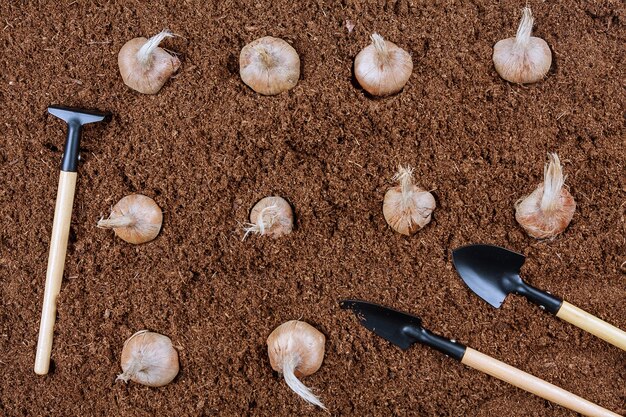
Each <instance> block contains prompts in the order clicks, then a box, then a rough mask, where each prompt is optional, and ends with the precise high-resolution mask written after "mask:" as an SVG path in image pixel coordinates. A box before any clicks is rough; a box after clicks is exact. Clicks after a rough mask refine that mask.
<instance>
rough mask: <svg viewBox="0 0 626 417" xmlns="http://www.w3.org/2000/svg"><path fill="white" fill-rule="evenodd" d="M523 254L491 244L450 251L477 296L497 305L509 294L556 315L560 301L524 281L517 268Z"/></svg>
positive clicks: (460, 272)
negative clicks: (518, 296)
mask: <svg viewBox="0 0 626 417" xmlns="http://www.w3.org/2000/svg"><path fill="white" fill-rule="evenodd" d="M525 259H526V257H525V256H524V255H522V254H520V253H517V252H513V251H510V250H508V249H504V248H501V247H499V246H493V245H484V244H482V245H468V246H464V247H462V248H458V249H455V250H453V251H452V262H453V263H454V266H455V268H456V270H457V272H458V273H459V275H460V276H461V278H462V279H463V282H465V284H467V286H468V287H469V288H470V289H471V290H472V291H474V292H475V293H476V294H477V295H478V296H479V297H480V298H482V299H483V300H485V301H486V302H488V303H489V304H491V305H492V306H494V307H495V308H499V307H500V306H501V305H502V303H503V302H504V299H505V298H506V296H507V295H509V294H510V293H515V294H519V295H523V296H524V297H526V298H527V299H528V300H529V301H531V302H533V303H535V304H537V305H539V306H541V307H542V308H544V309H546V310H547V311H549V312H550V313H553V314H556V313H557V312H558V311H559V309H560V308H561V304H562V303H563V300H561V299H559V298H557V297H554V296H553V295H551V294H549V293H547V292H545V291H542V290H539V289H537V288H535V287H533V286H532V285H528V284H527V283H525V282H524V281H523V280H522V278H521V277H520V275H519V274H520V269H521V268H522V265H524V260H525Z"/></svg>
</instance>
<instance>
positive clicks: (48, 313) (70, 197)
mask: <svg viewBox="0 0 626 417" xmlns="http://www.w3.org/2000/svg"><path fill="white" fill-rule="evenodd" d="M76 175H77V174H76V172H66V171H61V175H60V177H59V189H58V191H57V202H56V207H55V209H54V223H53V224H52V237H51V239H50V253H49V255H48V270H47V272H46V289H45V292H44V295H43V307H42V309H41V323H40V325H39V340H38V341H37V355H36V356H35V373H36V374H39V375H45V374H47V373H48V369H49V368H50V352H51V351H52V336H53V333H54V321H55V320H56V312H57V305H56V304H57V296H58V295H59V291H60V289H61V280H62V279H63V267H64V265H65V252H66V251H67V238H68V236H69V233H70V220H71V218H72V205H73V203H74V190H75V189H76Z"/></svg>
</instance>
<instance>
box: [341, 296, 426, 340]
mask: <svg viewBox="0 0 626 417" xmlns="http://www.w3.org/2000/svg"><path fill="white" fill-rule="evenodd" d="M341 308H343V309H350V310H352V311H354V313H355V314H356V316H357V318H358V319H359V321H360V322H361V324H362V325H363V327H365V328H367V329H369V330H371V331H373V332H374V333H376V334H377V335H379V336H380V337H382V338H384V339H387V340H388V341H390V342H391V343H393V344H394V345H398V346H400V348H402V349H405V350H406V349H408V348H409V347H411V345H412V344H413V343H415V342H416V341H417V339H416V338H415V336H414V333H415V332H412V331H409V328H410V327H413V330H416V331H419V330H421V329H422V320H421V319H420V318H419V317H417V316H412V315H410V314H406V313H403V312H401V311H396V310H393V309H391V308H387V307H383V306H381V305H378V304H374V303H368V302H366V301H360V300H344V301H342V302H341Z"/></svg>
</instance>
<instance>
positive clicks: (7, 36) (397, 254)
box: [0, 0, 626, 416]
mask: <svg viewBox="0 0 626 417" xmlns="http://www.w3.org/2000/svg"><path fill="white" fill-rule="evenodd" d="M372 3H373V2H372ZM377 3H378V4H376V5H374V4H370V2H356V1H342V2H335V1H324V0H320V1H310V2H290V1H280V2H270V1H267V2H257V1H223V2H220V1H215V2H210V3H209V4H205V2H200V1H198V2H193V1H169V2H159V3H158V4H146V3H144V2H139V1H132V2H131V1H123V2H122V1H119V2H94V1H85V2H83V1H79V2H41V3H36V2H9V1H5V2H2V4H0V16H1V19H0V26H1V30H0V46H1V48H2V54H0V102H1V103H2V104H1V108H0V122H1V123H0V137H1V143H2V145H1V146H0V166H1V167H2V168H1V170H0V222H1V228H0V279H1V285H0V327H1V328H0V369H1V372H2V376H3V377H2V380H1V381H0V414H2V415H6V416H44V415H64V416H70V415H71V416H78V415H94V416H117V415H119V416H152V415H167V416H201V415H202V416H204V415H225V416H235V415H258V416H270V415H272V416H278V415H281V416H282V415H284V416H288V415H314V414H318V415H323V412H321V411H319V410H317V409H315V408H313V407H311V406H309V405H307V404H305V403H304V402H303V401H302V400H301V399H299V398H298V397H296V396H295V395H294V394H293V393H292V392H291V391H290V390H289V389H288V388H287V386H286V384H285V383H284V381H282V380H281V378H280V376H279V375H278V374H277V373H275V372H273V371H272V369H271V368H270V365H269V360H268V358H267V354H266V346H265V340H266V338H267V336H268V335H269V333H270V332H271V331H272V330H273V329H274V328H275V327H276V326H278V325H279V324H280V323H282V322H284V321H287V320H291V319H301V320H304V321H307V322H309V323H311V324H312V325H314V326H315V327H316V328H318V329H319V330H320V331H322V332H323V333H324V334H325V335H326V337H327V342H326V357H325V359H324V364H323V366H322V368H321V369H320V370H319V371H318V372H317V373H316V374H314V375H312V376H309V377H307V378H306V379H305V380H304V381H305V383H306V384H307V385H309V386H311V387H314V389H315V392H316V393H318V394H319V395H320V397H321V399H322V400H323V401H324V403H325V404H326V405H327V406H328V408H329V410H330V413H331V414H332V415H345V416H369V415H372V416H389V415H398V416H404V415H421V416H493V415H510V416H571V415H574V414H573V413H572V412H569V411H567V410H565V409H563V408H561V407H559V406H556V405H554V404H552V403H549V402H547V401H544V400H542V399H540V398H538V397H535V396H533V395H531V394H527V393H525V392H523V391H520V390H518V389H516V388H513V387H511V386H509V385H507V384H505V383H503V382H500V381H497V380H495V379H493V378H490V377H488V376H486V375H484V374H481V373H479V372H477V371H473V370H471V369H469V368H467V367H465V366H463V365H461V364H459V363H458V362H455V361H453V360H452V359H449V358H446V357H445V356H443V355H441V354H440V353H438V352H435V351H432V350H429V349H427V348H425V347H422V346H414V347H413V348H411V349H410V350H408V351H401V350H400V349H398V348H397V347H395V346H392V345H390V344H389V343H387V342H386V341H384V340H383V339H381V338H379V337H377V336H375V335H374V334H372V333H370V332H369V331H367V330H366V329H364V328H363V327H361V326H360V325H358V323H357V321H356V319H355V317H354V316H353V315H352V314H351V313H349V312H346V311H343V310H340V308H339V304H338V300H340V299H342V298H347V297H351V298H352V297H354V298H363V299H367V300H371V301H376V302H379V303H383V304H386V305H389V306H392V307H395V308H397V309H402V310H406V311H409V312H412V313H414V314H417V315H420V316H421V317H422V318H423V321H424V325H425V326H426V327H428V328H430V329H431V330H433V331H436V332H438V333H440V334H443V335H446V336H449V337H453V338H455V339H457V340H459V341H461V342H463V343H465V344H467V345H469V346H472V347H474V348H475V349H478V350H480V351H483V352H485V353H487V354H489V355H492V356H494V357H496V358H498V359H501V360H503V361H506V362H508V363H510V364H511V365H514V366H516V367H519V368H520V369H522V370H524V371H527V372H530V373H532V374H534V375H537V376H539V377H541V378H543V379H545V380H547V381H550V382H552V383H554V384H556V385H559V386H561V387H563V388H565V389H567V390H570V391H572V392H574V393H576V394H578V395H581V396H583V397H585V398H586V399H588V400H590V401H593V402H596V403H598V404H600V405H602V406H604V407H607V408H609V409H611V410H613V411H615V412H618V413H626V354H625V353H624V352H622V351H620V350H619V349H617V348H616V347H613V346H610V345H608V344H607V343H604V342H602V341H601V340H599V339H598V338H596V337H593V336H591V335H589V334H587V333H584V332H583V331H582V330H579V329H577V328H575V327H574V326H572V325H570V324H568V323H565V322H563V321H560V320H559V319H557V318H555V317H553V316H550V315H549V314H546V313H544V312H542V311H541V310H540V309H539V308H537V307H536V306H534V305H531V304H529V303H528V302H527V301H526V300H525V299H523V298H520V297H516V296H510V297H509V298H508V299H507V300H506V302H505V303H504V305H503V306H502V308H501V309H500V310H495V309H492V308H491V307H490V306H488V305H487V304H486V303H484V302H483V301H481V300H480V299H478V298H477V297H476V296H475V295H474V294H472V293H471V292H470V291H469V290H468V289H467V288H466V287H465V286H464V284H463V283H462V282H461V280H460V279H459V278H458V276H457V274H456V272H455V270H454V269H453V266H452V264H451V259H450V255H451V250H452V249H453V248H455V247H457V246H460V245H463V244H467V243H475V242H488V243H493V244H498V245H502V246H506V247H508V248H511V249H513V250H516V251H519V252H522V253H524V254H526V255H527V256H528V258H527V261H526V264H525V265H524V267H523V270H522V273H523V276H524V278H525V279H526V280H527V281H528V282H530V283H532V284H534V285H535V286H537V287H539V288H543V289H546V290H549V291H551V292H552V293H554V294H557V295H559V296H561V297H564V298H565V299H567V300H569V301H570V302H572V303H573V304H575V305H578V306H580V307H581V308H584V309H585V310H587V311H589V312H591V313H594V314H596V315H597V316H599V317H601V318H603V319H605V320H606V321H608V322H610V323H612V324H614V325H616V326H618V327H620V328H626V304H625V303H624V301H625V295H626V274H625V273H624V270H623V269H620V265H623V263H624V261H626V243H625V234H626V230H625V223H624V217H625V215H626V213H625V210H626V175H625V172H624V165H625V162H626V151H625V146H624V145H625V143H624V138H625V136H626V130H625V128H624V117H623V115H624V114H623V111H624V104H625V102H626V100H625V90H624V86H623V79H624V73H625V69H626V68H625V61H624V49H623V45H624V42H625V40H626V33H625V31H624V19H625V18H626V10H625V8H624V5H623V3H622V2H620V1H617V0H616V1H610V0H606V1H597V2H574V1H569V2H568V1H554V2H539V1H532V2H531V3H530V5H531V7H532V9H533V13H534V15H535V18H536V25H535V31H534V34H536V35H537V36H539V37H542V38H543V39H545V40H546V41H547V42H548V44H549V45H550V47H551V49H552V52H553V59H554V62H553V66H552V69H551V71H550V73H549V74H548V76H547V78H546V79H545V81H543V82H540V83H538V84H536V85H529V86H520V85H512V84H509V83H507V82H505V81H503V80H502V79H500V78H499V77H498V75H497V74H496V72H495V70H494V68H493V65H492V61H491V52H492V46H493V44H494V43H495V42H496V41H497V40H499V39H502V38H504V37H509V36H512V35H513V34H514V33H515V30H516V27H517V23H518V19H519V16H520V10H521V8H522V7H523V6H524V4H525V3H524V2H517V1H502V2H489V1H477V2H464V1H454V2H449V1H445V2H444V1H413V2H411V1H406V0H399V1H396V2H377ZM383 3H384V4H383ZM346 19H349V20H350V21H351V22H353V23H354V24H355V27H354V30H353V31H352V32H351V33H349V32H348V30H347V29H346V27H345V20H346ZM165 27H167V28H170V29H171V30H172V31H174V32H175V33H177V34H179V35H180V36H179V37H177V38H175V39H170V40H167V41H166V43H165V44H164V46H165V47H166V48H168V49H170V50H172V51H176V52H177V53H179V54H180V58H181V61H182V67H181V70H180V71H179V73H178V75H177V76H176V77H175V79H173V80H171V81H170V82H168V83H167V84H166V85H165V87H164V88H163V89H162V90H161V92H160V93H159V94H158V95H155V96H146V95H141V94H138V93H135V92H133V91H131V90H130V89H129V88H127V87H126V86H125V85H124V84H123V82H122V80H121V77H120V75H119V73H118V68H117V53H118V51H119V50H120V48H121V46H122V45H123V44H124V43H125V42H126V41H127V40H129V39H131V38H133V37H137V36H148V35H152V34H155V33H157V32H158V31H160V30H161V29H163V28H165ZM374 31H376V32H379V33H381V34H382V35H383V36H385V37H387V38H388V39H389V40H391V41H393V42H395V43H397V44H398V45H399V46H401V47H403V48H405V49H406V50H407V51H409V52H410V53H411V55H412V56H413V59H414V63H415V69H414V71H413V75H412V76H411V78H410V80H409V82H408V84H407V86H406V87H405V88H404V91H402V92H401V93H400V94H398V95H395V96H393V97H389V98H385V99H372V98H370V97H368V96H367V95H366V94H365V93H364V91H363V90H361V89H360V88H358V86H356V85H355V82H354V80H353V74H352V63H353V60H354V57H355V55H356V54H357V53H358V51H359V50H360V49H361V48H363V47H364V46H366V45H367V44H368V43H369V40H368V36H369V34H370V33H372V32H374ZM265 35H272V36H276V37H281V38H284V39H286V40H287V41H288V42H290V43H291V44H292V45H293V46H294V47H295V49H296V50H297V51H298V52H299V54H300V58H301V60H302V76H301V80H300V81H299V83H298V85H297V86H296V87H295V88H294V89H293V90H291V91H289V92H288V93H285V94H281V95H279V96H275V97H263V96H260V95H258V94H256V93H254V92H253V91H252V90H250V89H249V88H247V87H246V86H245V85H244V84H243V83H242V82H241V80H240V78H239V75H238V54H239V51H240V49H241V47H242V46H243V45H245V44H246V43H248V42H250V41H252V40H254V39H256V38H258V37H261V36H265ZM50 104H61V105H67V106H75V107H88V108H97V109H100V110H109V111H111V112H113V114H114V117H113V119H112V121H111V122H109V123H108V124H99V125H92V126H89V127H87V128H86V129H85V131H84V135H83V142H82V144H83V145H82V163H81V166H80V168H79V179H78V189H77V194H76V199H75V203H74V213H73V217H72V228H71V236H70V244H69V247H68V254H67V261H66V264H65V276H64V280H63V286H62V288H61V294H60V296H59V299H58V320H57V323H56V327H55V338H54V346H53V350H52V358H53V370H52V371H51V372H50V374H49V375H48V376H45V377H41V376H37V375H35V374H34V373H33V370H32V368H33V361H34V356H35V345H36V342H37V332H38V326H39V318H40V311H41V303H42V298H43V288H44V280H45V272H46V262H47V254H48V244H49V239H50V232H51V225H52V217H53V209H54V201H55V197H56V187H57V181H58V167H59V161H60V157H61V153H62V148H63V140H64V136H65V125H64V123H63V122H61V121H60V120H58V119H55V118H54V117H52V116H50V115H48V114H47V112H46V107H47V106H48V105H50ZM552 151H556V152H558V154H559V156H560V157H561V159H562V161H563V163H564V171H565V173H566V175H567V180H566V183H567V185H568V186H569V187H570V190H571V192H572V194H573V196H574V198H575V199H576V202H577V204H578V207H577V209H576V214H575V216H574V219H573V221H572V223H571V224H570V226H569V228H568V229H567V230H566V231H565V232H564V233H563V234H562V235H560V236H558V237H557V238H556V239H554V240H548V241H537V240H535V239H532V238H530V237H528V236H527V235H526V234H525V233H524V232H523V230H522V229H521V228H520V226H518V225H517V223H516V222H515V219H514V210H513V205H514V203H515V201H516V200H517V199H518V198H520V197H522V196H523V195H525V194H528V193H529V192H531V191H532V190H533V189H534V187H535V186H536V185H537V184H538V183H539V182H540V181H541V180H542V176H543V165H544V163H545V161H546V153H547V152H552ZM400 163H401V164H411V165H412V166H414V167H415V174H416V177H417V180H418V183H419V184H421V185H422V186H423V187H425V188H427V189H430V190H434V191H433V193H434V195H435V196H436V199H437V209H436V210H435V212H434V218H433V221H432V222H431V223H430V224H429V225H428V226H427V227H426V228H424V229H423V230H421V231H420V232H419V233H417V234H416V235H415V236H413V237H410V238H407V237H404V236H401V235H399V234H397V233H394V232H393V231H392V230H391V229H390V228H389V227H388V226H387V224H386V223H385V220H384V218H383V215H382V210H381V207H382V198H383V195H384V193H385V191H386V189H387V188H388V187H390V186H391V185H392V184H393V183H392V181H391V177H392V176H393V174H394V171H395V170H396V167H397V165H398V164H400ZM131 193H143V194H146V195H148V196H150V197H153V198H154V199H155V200H156V202H157V203H158V204H159V205H160V207H162V209H163V211H164V225H163V230H162V232H161V234H160V235H159V237H158V238H157V239H156V240H154V241H153V242H151V243H148V244H145V245H141V246H132V245H129V244H126V243H125V242H123V241H121V240H120V239H118V238H116V237H115V236H114V234H113V233H112V232H110V231H105V230H101V229H97V228H96V222H97V220H98V219H99V218H100V217H101V216H106V215H108V213H109V209H110V207H111V206H112V205H113V204H114V203H115V202H117V201H118V200H119V199H120V198H122V197H123V196H125V195H127V194H131ZM273 194H276V195H281V196H283V197H285V198H287V199H288V201H289V202H290V203H291V204H292V205H293V207H294V208H295V213H296V216H297V224H296V229H295V231H294V233H292V234H291V235H290V236H288V237H284V238H281V239H278V240H271V239H267V238H263V237H258V236H256V237H250V238H248V239H247V240H245V241H242V235H243V232H242V228H241V225H242V223H244V222H245V221H246V220H247V216H248V213H249V210H250V208H251V207H252V206H253V205H254V203H255V202H256V201H257V200H259V199H260V198H262V197H264V196H267V195H273ZM146 328H147V329H150V330H153V331H157V332H159V333H162V334H165V335H167V336H169V337H170V338H171V339H172V341H173V343H174V345H175V346H176V347H177V349H178V351H179V354H180V363H181V371H180V373H179V375H178V377H177V378H176V379H175V381H174V382H173V383H171V384H169V385H168V386H166V387H163V388H158V389H155V388H148V387H143V386H140V385H137V384H134V383H129V384H128V385H125V384H124V383H122V382H115V377H116V375H117V374H118V373H120V372H121V371H120V365H119V362H120V354H121V350H122V345H123V343H124V341H125V340H126V338H128V337H129V336H130V335H132V334H133V333H134V332H136V331H137V330H140V329H146Z"/></svg>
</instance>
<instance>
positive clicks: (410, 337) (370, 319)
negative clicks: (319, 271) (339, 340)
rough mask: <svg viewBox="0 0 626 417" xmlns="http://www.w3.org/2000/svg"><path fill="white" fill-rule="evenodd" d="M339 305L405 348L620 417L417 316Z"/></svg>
mask: <svg viewBox="0 0 626 417" xmlns="http://www.w3.org/2000/svg"><path fill="white" fill-rule="evenodd" d="M341 308H344V309H351V310H352V311H354V313H355V314H356V316H357V317H358V319H359V321H360V322H361V324H362V325H363V326H365V327H366V328H367V329H369V330H371V331H373V332H374V333H376V334H377V335H379V336H381V337H383V338H385V339H387V340H388V341H389V342H391V343H393V344H395V345H397V346H400V348H402V349H405V350H406V349H408V348H409V347H410V346H411V345H412V344H413V343H415V342H419V343H422V344H424V345H426V346H430V347H432V348H434V349H437V350H438V351H440V352H443V353H445V354H446V355H448V356H451V357H452V358H454V359H456V360H458V361H460V362H461V363H463V364H465V365H467V366H469V367H471V368H474V369H477V370H479V371H482V372H484V373H486V374H488V375H491V376H493V377H496V378H498V379H500V380H502V381H504V382H508V383H509V384H511V385H514V386H516V387H518V388H521V389H523V390H525V391H528V392H530V393H533V394H535V395H537V396H539V397H541V398H544V399H546V400H549V401H552V402H553V403H556V404H559V405H562V406H563V407H566V408H569V409H570V410H573V411H576V412H578V413H580V414H584V415H586V416H601V417H608V416H610V417H616V416H619V415H618V414H615V413H613V412H612V411H609V410H607V409H606V408H602V407H600V406H599V405H597V404H594V403H592V402H590V401H587V400H585V399H584V398H581V397H579V396H577V395H575V394H572V393H571V392H568V391H565V390H564V389H562V388H559V387H557V386H556V385H553V384H551V383H549V382H546V381H544V380H542V379H539V378H537V377H535V376H532V375H530V374H528V373H526V372H524V371H521V370H519V369H517V368H514V367H512V366H510V365H507V364H506V363H504V362H500V361H499V360H497V359H494V358H492V357H491V356H488V355H485V354H483V353H480V352H478V351H476V350H474V349H472V348H469V347H466V346H464V345H462V344H460V343H458V342H456V341H454V340H450V339H446V338H444V337H441V336H438V335H436V334H433V333H431V332H429V331H428V330H426V329H424V328H423V327H422V320H421V319H420V318H419V317H416V316H412V315H410V314H407V313H402V312H400V311H396V310H392V309H390V308H387V307H383V306H381V305H378V304H373V303H369V302H366V301H359V300H344V301H342V302H341Z"/></svg>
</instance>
